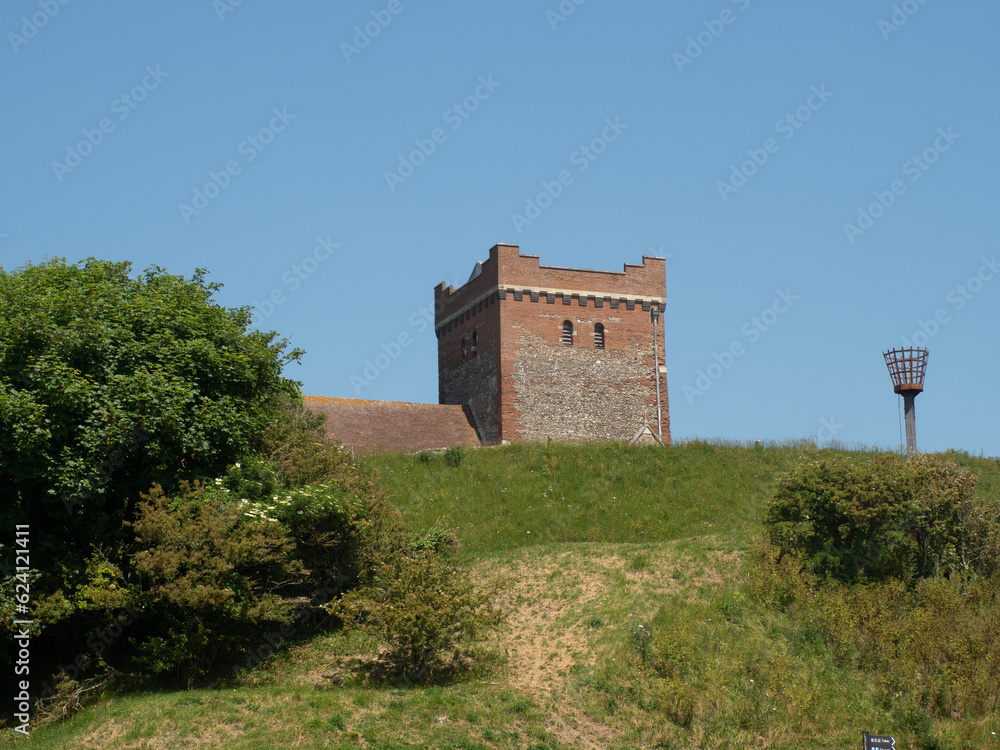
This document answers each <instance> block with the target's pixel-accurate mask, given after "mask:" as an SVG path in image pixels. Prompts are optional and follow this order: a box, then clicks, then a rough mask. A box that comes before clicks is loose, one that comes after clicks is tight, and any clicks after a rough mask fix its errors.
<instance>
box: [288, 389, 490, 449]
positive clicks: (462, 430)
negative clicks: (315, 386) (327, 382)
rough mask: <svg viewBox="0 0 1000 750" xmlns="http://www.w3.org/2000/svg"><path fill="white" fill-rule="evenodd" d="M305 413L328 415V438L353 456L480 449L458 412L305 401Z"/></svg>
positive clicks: (469, 424)
mask: <svg viewBox="0 0 1000 750" xmlns="http://www.w3.org/2000/svg"><path fill="white" fill-rule="evenodd" d="M304 398H305V405H306V407H307V408H309V409H311V410H313V411H316V412H320V413H322V414H325V415H326V422H325V423H324V425H323V428H324V429H325V430H326V434H327V436H328V437H329V438H331V439H333V440H336V441H338V442H341V443H343V444H344V445H345V446H346V447H347V448H350V449H351V450H352V451H354V452H355V453H372V452H374V451H380V450H384V451H408V452H413V451H421V450H434V449H437V448H450V447H451V446H453V445H467V446H473V445H480V442H479V437H478V436H477V435H476V429H475V427H474V424H473V421H472V418H471V415H470V414H469V413H468V411H467V410H466V409H465V408H464V407H461V406H445V405H442V404H412V403H403V402H399V401H365V400H363V399H357V398H329V397H327V396H305V397H304Z"/></svg>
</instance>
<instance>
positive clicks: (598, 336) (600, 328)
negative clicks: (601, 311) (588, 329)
mask: <svg viewBox="0 0 1000 750" xmlns="http://www.w3.org/2000/svg"><path fill="white" fill-rule="evenodd" d="M594 348H595V349H603V348H604V324H603V323H597V324H596V325H594Z"/></svg>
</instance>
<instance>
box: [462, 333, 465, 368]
mask: <svg viewBox="0 0 1000 750" xmlns="http://www.w3.org/2000/svg"><path fill="white" fill-rule="evenodd" d="M462 361H463V362H464V361H465V336H462Z"/></svg>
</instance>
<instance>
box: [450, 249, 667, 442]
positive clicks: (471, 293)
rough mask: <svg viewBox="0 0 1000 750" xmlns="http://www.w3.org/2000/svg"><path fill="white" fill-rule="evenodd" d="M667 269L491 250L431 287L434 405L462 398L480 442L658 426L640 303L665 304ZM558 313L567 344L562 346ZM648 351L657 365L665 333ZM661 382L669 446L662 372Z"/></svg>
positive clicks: (607, 434)
mask: <svg viewBox="0 0 1000 750" xmlns="http://www.w3.org/2000/svg"><path fill="white" fill-rule="evenodd" d="M664 274H665V268H664V261H663V259H662V258H652V257H644V258H643V264H642V265H626V266H625V270H624V272H620V273H619V272H606V271H591V270H587V269H570V268H557V267H550V266H541V265H540V264H539V260H538V257H537V256H522V255H520V251H519V249H518V247H517V246H516V245H498V246H495V247H493V248H491V250H490V258H489V260H487V261H485V262H484V263H483V264H482V274H481V275H480V276H479V277H477V278H476V279H473V280H471V281H470V282H469V283H467V284H465V285H464V286H462V287H461V288H459V289H457V290H456V289H454V288H451V287H448V288H445V287H444V285H443V284H440V285H438V287H437V288H435V309H436V310H437V326H436V327H437V330H438V372H439V383H440V394H439V395H440V401H441V403H451V404H457V403H461V404H469V405H470V406H471V407H472V409H473V413H474V414H475V415H476V417H477V422H479V424H480V429H481V431H482V433H483V438H484V439H485V440H487V441H496V440H500V439H504V440H544V439H546V438H550V437H551V438H553V439H565V440H627V439H629V438H631V437H632V435H634V434H635V432H636V431H637V430H638V429H639V428H640V427H641V426H642V425H643V424H645V423H653V424H654V425H655V422H656V382H655V379H654V373H655V366H654V356H653V326H652V323H651V322H650V313H649V309H650V306H655V307H661V306H662V304H663V301H664V299H665V297H666V279H665V275H664ZM493 290H496V291H493ZM532 291H534V292H535V293H534V294H532ZM518 297H520V299H518ZM550 299H551V300H552V301H551V302H550V301H549V300H550ZM564 300H568V301H569V303H570V304H565V303H564ZM581 300H582V302H583V304H582V305H581ZM472 303H475V306H474V308H471V309H475V310H476V314H475V315H474V316H473V315H472V314H471V309H470V305H471V304H472ZM598 303H600V305H601V306H600V307H598V306H597V305H598ZM613 304H614V305H615V306H614V307H613V306H612V305H613ZM629 306H632V307H633V309H631V310H629V309H628V307H629ZM644 307H645V309H643V308H644ZM467 311H469V312H467ZM456 316H457V317H456ZM566 320H569V321H571V322H572V324H573V330H574V337H573V346H572V347H567V346H564V345H563V342H562V332H563V322H564V321H566ZM596 323H602V324H603V325H604V327H605V345H604V349H596V348H595V346H594V325H595V324H596ZM449 324H450V330H448V329H449ZM473 331H475V332H476V336H477V346H478V352H477V353H476V354H477V356H476V357H472V356H471V350H470V342H471V337H472V332H473ZM662 331H663V327H662V323H661V324H660V328H659V332H658V335H659V334H662ZM463 337H465V339H466V358H465V360H464V361H463V360H462V353H461V340H462V338H463ZM657 349H658V352H659V353H658V358H659V364H660V365H663V364H664V351H665V346H664V342H663V341H662V335H659V341H658V347H657ZM660 389H661V390H660V399H661V411H662V425H663V438H664V442H665V443H667V442H669V435H670V430H669V424H670V422H669V410H668V408H667V390H666V376H665V375H660ZM470 402H471V403H470Z"/></svg>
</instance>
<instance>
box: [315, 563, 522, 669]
mask: <svg viewBox="0 0 1000 750" xmlns="http://www.w3.org/2000/svg"><path fill="white" fill-rule="evenodd" d="M494 595H495V590H494V589H481V588H479V587H478V586H476V584H475V583H474V582H473V581H472V579H471V578H470V576H469V574H468V572H467V571H466V570H465V569H464V568H462V567H460V566H459V564H458V562H457V561H455V560H454V559H450V558H444V557H442V556H440V555H437V554H435V553H433V552H430V551H427V550H422V551H418V552H414V553H412V554H404V555H397V556H395V557H394V558H393V559H392V560H389V561H387V562H384V563H383V564H381V565H380V566H379V568H378V572H377V575H376V578H375V581H374V582H373V584H372V585H371V586H368V587H365V588H363V589H357V590H355V591H351V592H349V593H348V594H346V595H344V596H343V597H342V598H341V599H340V600H338V601H336V602H332V603H331V604H330V607H329V608H330V611H331V612H333V613H334V614H336V615H338V616H339V617H341V618H343V619H344V621H345V622H346V623H347V624H348V625H352V626H356V627H360V628H362V629H364V630H367V631H369V632H371V633H373V634H374V635H376V636H377V637H378V638H379V639H380V640H381V641H382V642H383V643H384V644H385V647H386V653H385V657H384V658H385V660H386V662H387V664H388V666H389V667H390V668H391V669H392V670H393V671H394V672H395V673H396V674H399V675H401V676H403V677H405V678H406V679H413V680H428V679H430V678H431V677H432V676H433V675H434V674H435V673H436V672H438V671H440V670H442V669H445V668H449V667H454V666H456V665H457V659H458V657H460V656H461V655H462V652H463V649H466V648H467V647H468V646H471V645H472V644H474V643H476V642H477V641H479V640H481V639H482V638H484V637H485V636H486V635H487V634H488V633H489V632H491V631H494V630H496V629H498V628H499V627H500V626H501V625H502V624H503V622H504V620H505V615H504V613H503V612H502V611H501V610H500V609H498V608H497V607H496V606H495V605H494V603H493V599H494Z"/></svg>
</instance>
